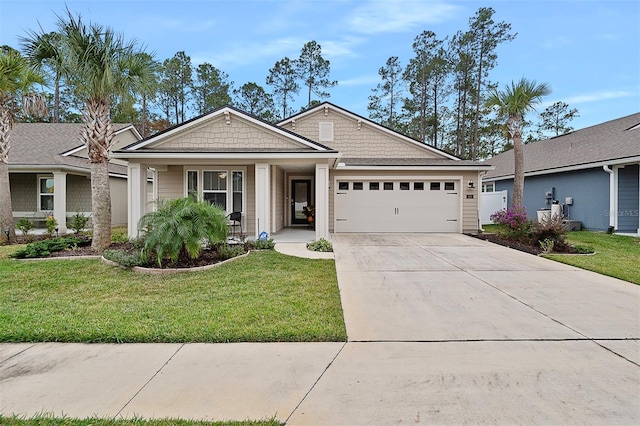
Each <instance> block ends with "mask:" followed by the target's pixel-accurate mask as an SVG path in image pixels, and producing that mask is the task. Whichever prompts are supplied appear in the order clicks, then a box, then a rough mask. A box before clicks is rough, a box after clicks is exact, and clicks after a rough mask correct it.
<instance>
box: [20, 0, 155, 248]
mask: <svg viewBox="0 0 640 426" xmlns="http://www.w3.org/2000/svg"><path fill="white" fill-rule="evenodd" d="M58 34H59V35H60V40H59V41H60V43H61V46H60V48H61V49H62V51H63V52H64V56H65V60H64V64H63V67H62V73H63V76H64V78H65V80H66V81H67V82H68V84H69V85H70V86H72V87H73V88H74V89H75V91H76V92H77V93H78V94H79V95H80V97H81V99H83V100H84V109H83V112H82V118H83V121H84V126H83V128H82V130H81V132H80V138H81V139H82V140H83V142H84V143H85V145H86V147H87V150H88V152H89V161H90V163H91V212H92V213H91V216H92V222H93V240H92V242H91V248H92V249H93V250H95V251H100V250H102V249H104V248H105V247H107V246H109V244H111V194H110V192H109V154H110V151H111V146H112V143H113V134H114V132H113V126H112V124H111V115H110V106H111V103H112V101H113V100H114V99H118V98H121V97H123V96H125V95H127V94H132V93H134V92H136V91H137V90H139V89H140V88H141V87H144V86H145V85H146V84H147V83H148V81H150V80H151V79H153V78H154V74H153V69H152V68H151V67H150V61H148V60H146V59H145V57H144V55H142V53H144V52H143V49H139V48H138V46H137V42H136V41H135V40H133V41H130V42H126V41H125V40H124V39H123V37H122V36H121V35H120V34H117V33H115V32H114V31H113V30H112V29H110V28H108V27H103V26H101V25H97V24H91V23H90V24H88V25H85V23H84V22H83V21H82V18H81V17H80V15H78V16H77V17H75V16H74V15H73V14H72V13H71V12H70V11H69V10H68V9H67V11H66V17H58ZM43 36H44V34H40V35H38V34H32V35H31V39H26V40H25V41H24V44H25V46H28V45H30V44H33V45H36V43H35V42H36V40H33V38H34V37H43ZM28 55H31V52H28Z"/></svg>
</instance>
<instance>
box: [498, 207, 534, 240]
mask: <svg viewBox="0 0 640 426" xmlns="http://www.w3.org/2000/svg"><path fill="white" fill-rule="evenodd" d="M489 218H490V219H491V220H492V221H493V223H495V224H496V225H498V232H499V233H501V234H503V235H504V236H505V237H507V238H510V239H514V240H517V239H521V238H523V237H525V236H526V235H527V233H528V231H529V229H530V228H531V225H532V223H531V221H529V220H528V219H527V212H526V210H525V208H524V207H522V206H515V207H512V208H510V209H508V210H498V211H497V212H495V213H494V214H492V215H491V216H489Z"/></svg>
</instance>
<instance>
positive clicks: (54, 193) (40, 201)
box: [36, 175, 56, 212]
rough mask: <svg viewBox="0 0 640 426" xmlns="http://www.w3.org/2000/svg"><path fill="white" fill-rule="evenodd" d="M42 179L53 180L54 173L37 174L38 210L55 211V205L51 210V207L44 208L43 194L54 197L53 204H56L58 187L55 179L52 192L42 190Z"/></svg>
mask: <svg viewBox="0 0 640 426" xmlns="http://www.w3.org/2000/svg"><path fill="white" fill-rule="evenodd" d="M42 179H51V180H52V181H53V175H37V179H36V185H37V187H36V194H37V197H38V200H37V201H38V211H39V212H51V211H53V207H52V208H51V209H50V210H49V209H45V210H43V209H42V196H43V195H44V196H50V197H51V199H52V205H53V206H55V197H56V187H55V181H54V185H53V192H51V193H44V192H40V181H41V180H42Z"/></svg>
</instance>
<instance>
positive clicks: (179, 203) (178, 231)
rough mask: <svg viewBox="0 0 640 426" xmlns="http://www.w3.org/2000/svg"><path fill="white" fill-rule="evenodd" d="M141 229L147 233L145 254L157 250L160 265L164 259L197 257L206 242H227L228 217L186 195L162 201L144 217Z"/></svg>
mask: <svg viewBox="0 0 640 426" xmlns="http://www.w3.org/2000/svg"><path fill="white" fill-rule="evenodd" d="M138 229H140V231H142V232H146V235H145V243H144V247H143V249H142V254H143V256H145V257H148V256H150V255H151V254H152V253H155V256H156V260H157V262H158V265H160V264H162V260H163V259H171V261H173V262H176V261H177V260H178V259H183V260H187V259H197V258H198V256H200V252H201V251H202V248H203V246H204V245H205V244H212V243H219V242H223V241H225V239H226V238H227V218H226V215H225V212H224V211H223V210H222V209H221V208H219V207H216V206H212V205H211V204H209V203H207V202H206V201H194V200H193V199H191V198H190V197H185V198H178V199H175V200H171V201H168V202H159V206H158V209H157V211H155V212H151V213H147V214H146V215H144V216H143V217H142V219H140V223H139V224H138Z"/></svg>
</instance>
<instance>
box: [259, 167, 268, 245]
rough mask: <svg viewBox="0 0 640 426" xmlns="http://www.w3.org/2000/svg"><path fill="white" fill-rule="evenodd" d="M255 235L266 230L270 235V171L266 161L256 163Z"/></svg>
mask: <svg viewBox="0 0 640 426" xmlns="http://www.w3.org/2000/svg"><path fill="white" fill-rule="evenodd" d="M255 167H256V235H255V237H256V238H258V237H259V236H260V233H261V232H263V231H264V232H267V233H268V234H269V237H271V214H270V212H271V190H270V188H271V173H270V166H269V164H267V163H256V166H255Z"/></svg>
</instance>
